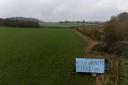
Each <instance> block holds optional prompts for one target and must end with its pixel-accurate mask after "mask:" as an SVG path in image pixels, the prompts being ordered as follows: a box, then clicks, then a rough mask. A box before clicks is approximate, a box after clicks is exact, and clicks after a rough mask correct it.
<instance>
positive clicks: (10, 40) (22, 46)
mask: <svg viewBox="0 0 128 85" xmlns="http://www.w3.org/2000/svg"><path fill="white" fill-rule="evenodd" d="M84 47H85V42H84V40H83V39H82V38H81V37H80V36H79V35H78V34H77V33H75V32H74V31H72V30H71V29H55V28H54V29H52V28H48V29H46V28H40V29H34V28H33V29H23V28H22V29H20V28H4V27H1V28H0V85H86V84H87V85H93V81H92V80H93V79H92V77H90V75H89V76H88V75H79V74H75V73H73V71H74V70H73V69H74V59H75V57H76V56H77V55H79V54H80V53H81V51H82V49H83V48H84ZM72 73H73V74H72Z"/></svg>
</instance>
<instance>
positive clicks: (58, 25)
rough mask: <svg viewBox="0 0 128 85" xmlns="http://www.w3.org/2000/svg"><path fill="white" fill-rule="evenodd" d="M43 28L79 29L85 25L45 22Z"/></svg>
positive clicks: (42, 24)
mask: <svg viewBox="0 0 128 85" xmlns="http://www.w3.org/2000/svg"><path fill="white" fill-rule="evenodd" d="M41 26H43V27H63V28H67V27H78V26H83V23H77V22H70V23H58V22H44V23H41Z"/></svg>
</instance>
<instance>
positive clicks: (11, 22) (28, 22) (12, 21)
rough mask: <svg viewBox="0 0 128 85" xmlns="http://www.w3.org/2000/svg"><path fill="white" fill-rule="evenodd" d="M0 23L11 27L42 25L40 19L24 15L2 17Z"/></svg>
mask: <svg viewBox="0 0 128 85" xmlns="http://www.w3.org/2000/svg"><path fill="white" fill-rule="evenodd" d="M0 25H1V26H11V27H40V20H38V19H36V18H24V17H11V18H6V19H3V18H0Z"/></svg>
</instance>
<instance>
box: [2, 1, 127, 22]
mask: <svg viewBox="0 0 128 85" xmlns="http://www.w3.org/2000/svg"><path fill="white" fill-rule="evenodd" d="M127 3H128V1H127V0H0V17H4V18H6V17H12V16H14V17H15V16H22V17H36V18H39V19H42V20H46V21H58V20H83V19H85V20H100V21H103V20H108V19H109V18H110V16H112V15H116V14H117V13H120V12H122V11H127V10H128V5H127Z"/></svg>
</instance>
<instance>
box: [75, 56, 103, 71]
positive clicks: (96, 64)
mask: <svg viewBox="0 0 128 85" xmlns="http://www.w3.org/2000/svg"><path fill="white" fill-rule="evenodd" d="M104 70H105V60H104V59H87V58H76V72H87V73H104Z"/></svg>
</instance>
